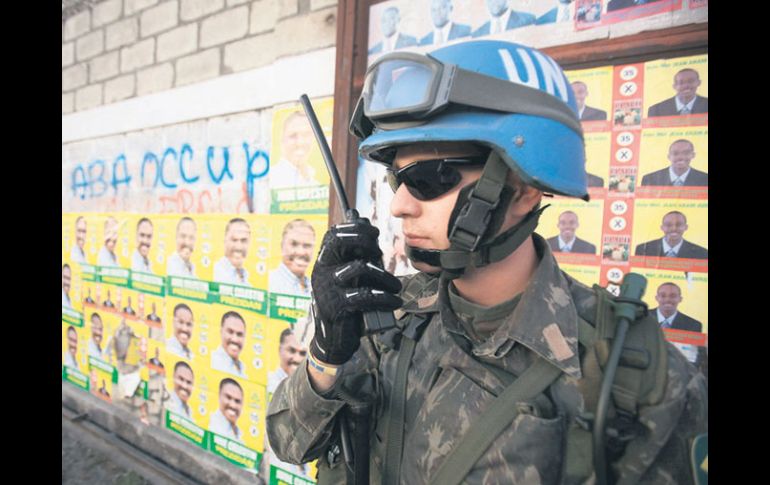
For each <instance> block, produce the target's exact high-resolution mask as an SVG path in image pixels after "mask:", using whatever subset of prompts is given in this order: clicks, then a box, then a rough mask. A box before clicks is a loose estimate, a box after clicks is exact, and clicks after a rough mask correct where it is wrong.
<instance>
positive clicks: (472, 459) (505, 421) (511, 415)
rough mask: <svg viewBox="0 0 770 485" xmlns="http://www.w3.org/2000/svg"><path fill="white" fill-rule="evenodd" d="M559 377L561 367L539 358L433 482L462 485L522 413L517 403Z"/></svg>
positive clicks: (488, 412) (479, 421) (476, 425)
mask: <svg viewBox="0 0 770 485" xmlns="http://www.w3.org/2000/svg"><path fill="white" fill-rule="evenodd" d="M559 375H561V370H560V369H559V368H557V367H556V366H554V365H552V364H551V363H549V362H548V361H547V360H545V359H543V358H541V357H538V358H537V360H536V361H535V362H534V363H533V364H532V365H531V366H529V368H528V369H527V370H526V371H524V373H522V374H521V376H519V377H518V379H516V380H515V381H513V384H511V385H510V386H508V387H507V388H506V389H505V391H503V392H502V394H500V395H499V396H498V397H497V398H495V399H494V400H493V401H492V403H491V404H490V405H489V407H487V409H486V410H485V411H484V413H483V414H482V415H481V416H480V417H479V418H478V419H476V421H475V422H473V423H472V425H471V427H470V428H469V431H468V434H466V435H465V436H464V437H463V438H462V439H461V440H460V442H459V443H458V444H457V445H456V446H455V448H454V449H453V450H452V451H451V452H450V453H449V455H448V456H446V457H445V458H444V460H443V462H442V464H441V466H440V467H439V468H438V470H437V471H436V475H435V476H434V477H433V478H432V479H431V481H430V483H431V484H441V485H444V484H459V483H461V482H462V481H463V480H464V479H465V477H466V476H467V475H468V472H470V471H471V469H472V468H473V465H475V464H476V462H477V461H478V460H479V458H481V456H482V455H483V454H484V453H485V452H486V450H487V448H489V446H490V445H491V444H492V442H493V441H494V440H495V439H497V437H498V436H499V435H500V433H502V432H503V431H504V430H505V429H506V428H507V427H508V426H509V425H510V423H511V422H512V421H513V420H514V419H516V416H517V415H518V414H519V411H518V408H517V407H516V406H515V405H514V403H516V402H520V401H528V400H530V399H533V398H535V397H537V396H538V395H539V394H540V393H542V392H543V391H545V390H546V389H547V388H548V386H550V385H551V383H552V382H553V381H555V380H556V378H557V377H559Z"/></svg>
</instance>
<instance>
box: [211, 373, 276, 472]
mask: <svg viewBox="0 0 770 485" xmlns="http://www.w3.org/2000/svg"><path fill="white" fill-rule="evenodd" d="M208 376H209V384H210V389H211V390H210V391H209V392H208V393H207V398H206V409H205V411H206V413H205V414H206V415H205V416H204V421H205V422H206V429H207V431H208V440H207V441H208V450H209V451H211V452H212V453H214V454H215V455H217V456H220V457H222V458H224V459H225V460H227V461H229V462H230V463H233V464H235V465H237V466H239V467H242V468H245V469H247V470H250V471H253V472H254V473H257V471H258V469H259V466H260V462H261V460H262V454H263V451H264V441H265V428H264V421H265V414H266V411H267V405H266V403H265V386H263V385H260V384H256V383H254V382H250V381H247V380H245V379H241V378H238V377H234V376H232V375H228V374H225V373H222V372H219V371H216V370H210V371H209V372H208Z"/></svg>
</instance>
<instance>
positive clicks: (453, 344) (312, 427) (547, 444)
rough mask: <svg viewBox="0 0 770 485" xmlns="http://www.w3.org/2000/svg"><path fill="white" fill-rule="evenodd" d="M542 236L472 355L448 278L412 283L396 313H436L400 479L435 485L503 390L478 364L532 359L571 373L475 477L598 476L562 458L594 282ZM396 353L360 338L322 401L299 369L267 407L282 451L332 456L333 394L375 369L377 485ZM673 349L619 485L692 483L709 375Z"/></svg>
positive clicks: (411, 380) (620, 466)
mask: <svg viewBox="0 0 770 485" xmlns="http://www.w3.org/2000/svg"><path fill="white" fill-rule="evenodd" d="M534 239H535V245H536V248H537V250H538V253H539V254H540V255H541V261H540V264H539V266H538V268H537V270H536V273H535V274H534V276H533V278H532V280H531V281H530V284H529V285H528V287H527V289H526V290H525V291H524V293H523V294H522V295H521V299H520V301H519V303H518V304H517V305H516V307H515V308H514V309H513V311H512V312H511V313H510V314H509V315H507V316H506V317H504V318H503V321H502V324H501V325H500V327H499V328H498V329H497V330H496V331H495V332H494V333H493V334H492V335H491V337H489V338H488V339H486V340H485V341H484V342H483V343H479V342H476V343H473V344H472V345H471V347H470V350H471V352H472V354H473V356H470V355H469V354H468V353H466V352H465V351H464V350H463V349H462V348H461V347H460V345H458V343H457V341H456V340H455V339H454V338H453V337H452V336H451V335H450V333H455V334H458V335H464V331H463V326H462V325H461V324H460V323H459V321H458V320H457V316H456V315H454V314H453V313H452V310H451V308H450V307H449V305H448V304H447V301H448V298H447V296H448V295H447V285H446V283H444V282H443V280H440V279H436V278H429V277H427V275H424V274H418V275H416V276H412V277H409V278H406V279H405V280H404V281H403V283H404V289H403V291H402V293H403V295H404V297H405V304H404V306H403V307H402V309H401V310H400V311H398V312H396V315H397V316H404V317H403V318H406V317H405V315H408V314H409V313H414V312H423V313H426V312H427V313H429V312H433V313H434V315H433V317H432V319H431V321H430V323H429V324H428V325H427V327H426V329H425V330H424V332H423V334H422V336H421V338H420V339H419V340H418V342H417V346H416V348H415V351H414V355H413V358H412V361H411V365H410V368H409V371H408V386H407V402H406V410H405V413H406V414H405V424H406V425H405V434H404V441H403V442H404V449H403V454H402V463H401V476H400V483H402V484H420V483H427V482H428V481H429V479H430V477H431V476H432V475H433V474H434V473H435V471H436V470H437V468H438V467H439V465H440V464H441V463H442V460H443V459H444V457H446V456H447V454H448V453H449V452H450V450H452V448H453V447H454V446H455V444H456V443H457V442H458V441H459V440H460V439H461V438H462V437H463V436H464V435H465V434H466V432H467V430H468V429H469V427H470V425H471V423H472V422H473V421H474V419H475V418H477V417H478V416H479V415H480V414H481V413H482V412H483V411H484V409H485V407H486V406H487V405H488V404H489V402H490V401H491V400H492V399H494V398H495V396H497V395H498V394H500V393H501V392H502V391H503V390H504V389H505V385H504V384H503V383H502V382H501V381H500V380H498V378H497V377H495V375H494V374H493V373H492V372H490V371H489V370H488V369H487V367H486V366H485V365H483V364H482V363H481V362H480V361H483V362H485V363H487V364H491V365H492V366H496V367H499V368H503V369H505V370H506V371H508V372H510V373H513V374H514V375H520V374H521V373H522V372H523V371H524V370H526V369H527V368H528V367H529V365H530V364H531V363H532V362H533V359H534V358H535V354H537V355H540V356H542V357H544V358H545V359H547V360H548V361H550V362H551V363H553V365H555V366H557V367H558V368H559V369H561V370H562V371H563V373H562V374H561V376H560V377H559V378H558V379H557V380H556V381H554V383H553V384H551V386H550V387H549V388H548V389H547V390H546V392H544V393H543V394H541V395H540V396H538V397H537V398H536V399H534V400H533V402H527V403H515V405H516V406H517V407H518V408H519V415H518V416H517V417H516V419H515V420H514V421H513V423H512V424H511V425H510V426H509V428H508V429H506V430H504V431H503V432H502V433H501V434H500V435H499V436H498V437H497V439H496V440H495V441H494V442H493V443H492V445H491V446H490V447H489V448H488V449H487V451H486V453H485V454H484V455H483V456H482V458H481V459H480V460H479V461H478V462H477V463H476V465H475V466H474V468H473V469H472V470H471V472H470V473H469V474H468V475H467V476H466V483H471V484H482V483H483V484H489V483H527V484H540V483H542V484H567V483H593V477H591V476H589V477H574V476H570V475H568V474H567V473H566V460H565V458H564V455H565V452H566V442H567V429H568V428H569V426H570V424H571V423H572V422H574V421H575V419H576V417H577V416H581V415H582V414H583V411H584V410H585V407H586V403H585V401H584V397H583V395H582V394H581V392H580V386H581V383H582V381H583V373H582V370H581V360H580V355H579V344H578V339H577V329H578V314H580V316H581V317H582V318H584V319H585V320H587V321H588V322H592V321H593V318H594V315H595V307H596V300H597V299H596V296H595V292H594V291H593V290H592V289H591V288H588V287H586V286H585V285H583V284H581V283H579V282H577V281H575V280H574V279H572V278H571V277H570V276H568V275H566V274H565V273H563V272H562V271H561V270H560V269H559V267H558V265H557V263H556V261H555V259H554V258H553V255H552V254H551V251H550V249H549V248H548V245H547V244H546V243H545V241H544V239H542V238H541V237H540V236H538V235H537V234H535V235H534ZM398 353H399V351H398V350H397V349H391V348H389V345H386V344H385V343H384V342H383V341H382V339H381V338H379V337H375V338H369V339H363V340H362V346H361V348H360V349H359V351H358V352H357V353H356V355H355V356H354V357H353V359H351V361H350V362H348V363H347V364H346V365H345V366H344V370H343V373H342V375H341V376H340V377H339V378H338V380H337V382H336V383H335V386H334V388H332V389H331V390H330V391H329V392H327V393H324V395H323V396H321V395H319V394H318V393H316V392H315V391H314V390H313V389H312V388H311V386H310V383H309V380H308V377H307V371H306V370H303V369H302V366H301V368H300V369H298V371H297V372H295V373H294V374H293V375H292V377H291V378H289V379H286V380H284V381H283V382H282V383H281V385H280V386H279V387H278V389H277V390H276V392H275V394H274V396H273V400H272V402H271V403H270V406H269V408H268V415H267V433H268V436H269V439H270V442H271V443H272V444H273V448H274V451H275V453H276V454H277V455H278V456H279V457H280V458H281V459H282V460H284V461H288V462H292V463H301V462H306V461H310V460H313V459H315V458H317V457H319V456H322V455H323V456H325V454H324V451H325V450H326V448H327V447H328V445H329V442H330V438H331V437H332V431H333V428H334V426H333V425H334V421H335V419H336V417H337V413H338V412H339V411H340V409H341V408H342V407H343V405H344V402H343V401H341V400H339V399H335V398H334V396H339V395H340V392H341V391H342V392H344V389H345V388H346V386H352V384H350V383H351V382H353V380H354V376H356V375H360V374H361V373H362V372H365V369H367V368H368V369H370V373H371V375H373V376H375V378H374V380H375V384H374V385H373V388H375V389H376V391H375V392H374V400H375V412H374V416H375V419H374V424H373V430H372V434H371V461H370V470H371V483H380V475H381V470H382V461H383V457H384V455H385V442H384V436H385V433H386V429H387V421H388V412H389V410H388V406H389V396H390V392H391V389H392V386H393V382H394V376H395V372H396V361H397V357H398ZM667 354H668V375H667V382H666V388H665V393H664V397H663V399H662V400H661V401H660V402H659V403H657V404H656V405H650V406H646V407H642V408H641V409H639V412H638V416H639V423H640V424H641V428H642V429H641V431H640V432H639V434H638V436H637V437H636V438H635V439H634V440H633V441H632V442H630V443H629V444H628V445H627V446H626V448H625V450H626V451H625V454H623V455H622V456H621V457H620V458H619V459H616V460H615V461H614V462H613V464H612V467H613V472H614V473H615V475H616V476H617V477H618V483H650V484H651V483H655V484H669V483H670V484H674V483H678V484H686V483H690V479H689V478H688V477H689V468H690V465H689V460H688V450H687V442H688V438H689V437H692V436H694V435H696V434H698V433H701V432H705V431H707V429H706V427H707V419H708V414H707V413H708V411H707V410H708V408H707V396H706V381H705V378H704V377H703V375H702V374H700V373H698V372H697V371H696V369H695V368H694V367H693V366H692V365H691V364H690V363H689V362H687V360H686V359H685V358H684V356H683V355H682V354H681V353H680V352H679V351H678V350H677V349H676V348H675V347H674V346H672V345H671V344H667ZM371 369H376V371H371ZM589 446H590V444H589Z"/></svg>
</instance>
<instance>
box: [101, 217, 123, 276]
mask: <svg viewBox="0 0 770 485" xmlns="http://www.w3.org/2000/svg"><path fill="white" fill-rule="evenodd" d="M119 226H120V224H119V223H118V221H117V219H115V218H114V217H112V216H109V217H107V219H106V220H105V221H104V246H102V248H101V249H100V250H99V254H98V256H97V258H96V264H97V266H105V267H117V266H118V257H117V255H116V254H115V246H116V245H117V244H118V228H119Z"/></svg>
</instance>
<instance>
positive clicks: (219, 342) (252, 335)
mask: <svg viewBox="0 0 770 485" xmlns="http://www.w3.org/2000/svg"><path fill="white" fill-rule="evenodd" d="M210 311H211V312H212V315H213V316H214V318H215V320H214V322H213V327H214V328H212V331H211V332H210V333H209V338H207V342H206V346H207V354H208V356H209V358H208V359H207V364H208V367H209V368H210V369H213V370H216V371H219V372H222V373H223V374H227V375H230V376H233V377H238V378H240V379H243V380H247V381H251V382H254V383H258V384H261V385H263V386H264V385H265V384H266V383H267V372H266V366H265V358H266V355H265V354H266V350H267V349H273V348H275V347H276V345H273V344H272V343H271V342H269V341H268V339H267V337H268V336H267V332H266V327H267V320H268V317H267V315H266V314H264V313H258V312H255V311H253V310H251V309H249V308H240V307H234V306H232V305H223V304H219V303H215V304H212V305H210Z"/></svg>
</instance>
